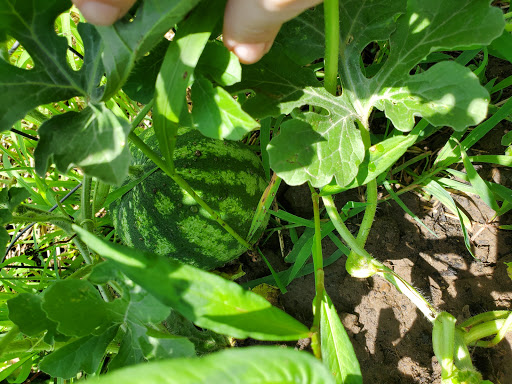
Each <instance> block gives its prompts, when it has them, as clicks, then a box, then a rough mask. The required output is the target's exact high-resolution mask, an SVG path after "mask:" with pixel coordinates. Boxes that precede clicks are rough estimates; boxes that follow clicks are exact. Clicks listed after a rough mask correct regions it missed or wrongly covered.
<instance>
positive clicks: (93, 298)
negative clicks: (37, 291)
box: [42, 280, 111, 337]
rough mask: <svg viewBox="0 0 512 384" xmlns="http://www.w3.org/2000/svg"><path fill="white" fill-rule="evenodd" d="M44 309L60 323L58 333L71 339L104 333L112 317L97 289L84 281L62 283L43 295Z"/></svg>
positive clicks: (51, 317) (52, 286) (57, 283)
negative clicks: (71, 337)
mask: <svg viewBox="0 0 512 384" xmlns="http://www.w3.org/2000/svg"><path fill="white" fill-rule="evenodd" d="M42 308H43V310H44V312H46V315H47V316H48V318H49V319H50V320H52V321H54V322H56V323H57V330H58V331H59V332H62V333H63V334H65V335H68V336H77V337H83V336H89V335H90V334H96V335H97V334H98V332H99V333H103V332H104V331H105V327H106V326H107V325H109V323H110V320H111V317H110V316H109V313H108V310H107V303H106V302H105V301H103V299H102V298H101V296H100V294H99V293H98V291H97V290H96V288H95V287H94V286H93V285H92V284H91V283H89V282H88V281H84V280H62V281H58V282H56V283H54V284H53V285H51V286H50V287H49V288H48V289H47V290H46V291H45V293H44V297H43V302H42Z"/></svg>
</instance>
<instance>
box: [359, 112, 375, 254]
mask: <svg viewBox="0 0 512 384" xmlns="http://www.w3.org/2000/svg"><path fill="white" fill-rule="evenodd" d="M358 125H359V131H360V132H361V137H362V139H363V143H364V148H365V151H366V152H368V150H369V149H370V146H371V140H370V131H369V130H368V129H367V128H366V127H365V126H364V125H363V124H362V123H360V122H359V121H358ZM377 197H378V193H377V180H376V179H373V180H372V181H370V182H368V184H367V185H366V204H367V205H366V210H365V211H364V216H363V221H362V222H361V227H360V228H359V232H358V234H357V242H358V243H359V245H360V246H361V247H362V248H364V246H365V244H366V240H367V239H368V235H369V234H370V230H371V229H372V225H373V220H374V219H375V212H377Z"/></svg>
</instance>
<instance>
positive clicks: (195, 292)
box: [73, 226, 309, 340]
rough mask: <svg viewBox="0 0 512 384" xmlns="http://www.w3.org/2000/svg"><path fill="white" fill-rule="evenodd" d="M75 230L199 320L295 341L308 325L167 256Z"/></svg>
mask: <svg viewBox="0 0 512 384" xmlns="http://www.w3.org/2000/svg"><path fill="white" fill-rule="evenodd" d="M73 228H74V230H75V231H76V232H77V233H78V235H79V236H80V237H81V238H82V240H84V241H85V242H86V243H87V244H88V245H89V246H90V247H91V249H93V250H94V251H96V252H98V254H100V255H101V256H102V257H105V258H107V259H109V260H111V261H113V262H114V263H115V264H116V266H117V268H119V269H120V270H121V271H122V272H123V273H124V274H126V275H127V276H128V277H129V278H130V279H132V280H133V281H134V282H136V283H137V284H139V285H140V286H142V287H144V289H146V290H147V291H148V292H149V293H151V294H152V295H153V296H155V297H156V298H157V299H159V300H160V301H161V302H162V303H164V304H165V305H168V306H170V307H172V308H173V309H176V310H177V311H178V312H180V313H181V314H182V315H184V316H185V317H186V318H188V319H189V320H191V321H193V322H194V323H195V324H196V325H198V326H200V327H202V328H206V329H210V330H213V331H215V332H218V333H221V334H225V335H230V336H233V337H237V338H247V337H252V338H254V339H261V340H297V339H300V338H303V337H307V335H308V334H309V330H308V329H307V327H306V326H304V325H303V324H301V323H300V322H299V321H297V320H295V319H294V318H293V317H291V316H289V315H287V314H286V313H284V312H283V311H281V310H279V309H277V308H275V307H273V306H272V305H271V304H270V303H269V302H268V301H267V300H265V299H264V298H262V297H261V296H258V295H256V294H254V293H252V292H249V291H246V290H244V289H243V288H242V287H240V286H239V285H238V284H236V283H233V282H231V281H228V280H225V279H223V278H221V277H219V276H216V275H214V274H211V273H208V272H205V271H203V270H200V269H198V268H194V267H192V266H189V265H185V264H181V263H179V262H177V261H174V260H171V259H168V258H166V257H164V256H157V255H155V254H150V253H146V252H142V251H138V250H135V249H131V248H127V247H123V246H120V245H117V244H114V243H110V242H108V241H105V240H102V239H99V238H97V237H95V236H94V235H92V234H91V233H89V232H87V231H85V230H83V229H82V228H80V227H78V226H73Z"/></svg>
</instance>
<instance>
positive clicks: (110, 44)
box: [96, 0, 199, 100]
mask: <svg viewBox="0 0 512 384" xmlns="http://www.w3.org/2000/svg"><path fill="white" fill-rule="evenodd" d="M198 3H199V0H166V1H165V2H162V1H160V0H146V1H144V2H141V3H140V6H139V8H138V9H137V12H136V13H135V17H134V18H133V20H127V19H123V20H120V21H118V22H117V23H115V24H114V25H113V26H110V27H96V28H97V30H98V32H99V34H100V35H101V38H102V40H103V44H104V50H103V63H104V65H105V69H106V72H107V79H108V82H107V88H106V91H105V95H104V97H103V100H108V99H110V98H111V97H112V96H113V95H114V94H115V93H116V92H117V90H118V89H119V88H121V87H122V86H123V85H124V83H125V82H126V80H127V79H128V77H129V75H130V73H131V71H132V69H133V67H134V65H135V62H136V61H137V60H138V59H140V58H142V57H143V56H144V55H145V54H146V53H147V52H149V51H151V50H152V49H153V48H154V47H155V46H156V45H157V44H158V42H159V41H161V39H162V36H163V35H164V34H165V33H166V32H167V31H168V30H169V28H171V27H172V26H174V25H175V24H177V23H178V22H179V21H181V20H182V19H183V18H184V17H185V16H186V15H187V14H188V12H190V10H192V9H193V8H194V7H195V6H196V4H198Z"/></svg>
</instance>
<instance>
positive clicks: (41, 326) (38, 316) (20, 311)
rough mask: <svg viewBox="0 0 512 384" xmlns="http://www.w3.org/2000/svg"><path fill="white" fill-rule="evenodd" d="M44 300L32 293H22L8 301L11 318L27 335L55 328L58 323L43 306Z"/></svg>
mask: <svg viewBox="0 0 512 384" xmlns="http://www.w3.org/2000/svg"><path fill="white" fill-rule="evenodd" d="M42 304H43V300H42V299H41V297H40V296H37V295H34V294H32V293H20V294H19V295H18V296H16V297H14V298H13V299H10V300H9V301H7V307H8V308H9V319H10V320H11V321H12V322H13V323H14V324H16V325H17V326H18V327H19V329H20V331H21V332H23V333H24V334H25V335H27V336H37V335H39V334H40V333H42V332H44V331H46V330H48V329H55V328H56V326H57V324H56V323H54V322H53V321H51V320H50V319H48V317H47V315H46V312H44V311H43V308H42Z"/></svg>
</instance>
